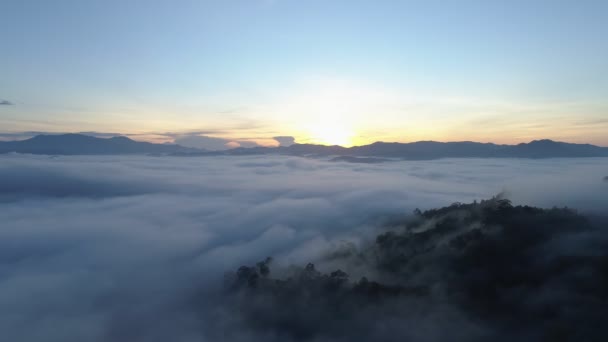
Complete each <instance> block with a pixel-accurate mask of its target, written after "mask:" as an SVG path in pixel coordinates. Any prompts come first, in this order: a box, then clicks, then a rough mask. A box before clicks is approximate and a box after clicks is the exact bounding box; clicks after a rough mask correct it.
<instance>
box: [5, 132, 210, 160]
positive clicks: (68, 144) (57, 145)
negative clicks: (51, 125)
mask: <svg viewBox="0 0 608 342" xmlns="http://www.w3.org/2000/svg"><path fill="white" fill-rule="evenodd" d="M198 151H200V150H197V149H192V148H188V147H183V146H180V145H166V144H154V143H149V142H141V141H134V140H131V139H129V138H127V137H123V136H117V137H113V138H97V137H93V136H89V135H84V134H60V135H37V136H35V137H33V138H30V139H26V140H19V141H4V142H0V153H10V152H17V153H30V154H50V155H55V154H56V155H111V154H172V153H188V152H198Z"/></svg>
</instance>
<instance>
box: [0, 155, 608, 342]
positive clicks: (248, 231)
mask: <svg viewBox="0 0 608 342" xmlns="http://www.w3.org/2000/svg"><path fill="white" fill-rule="evenodd" d="M607 169H608V160H606V159H577V160H559V159H554V160H543V161H536V160H437V161H423V162H394V163H385V164H373V165H371V164H370V165H367V164H365V165H360V164H349V163H342V162H329V161H327V160H316V159H305V158H296V157H284V156H283V157H272V156H256V157H203V158H173V157H158V158H155V157H59V158H50V157H46V156H24V155H4V156H0V222H2V224H1V225H2V229H1V230H0V307H2V308H3V309H2V310H1V311H0V329H1V330H2V331H3V334H4V338H5V339H7V340H19V341H82V340H87V341H107V340H112V341H166V340H172V341H200V340H207V339H209V338H210V336H213V329H214V328H213V327H214V326H216V325H215V323H217V324H220V323H222V322H223V323H226V322H227V320H230V319H231V317H232V316H231V315H230V314H229V312H228V313H226V315H221V314H220V313H218V312H217V311H216V310H210V308H215V309H217V308H218V307H220V308H221V307H222V305H221V304H222V303H218V302H217V301H218V300H219V299H218V297H217V296H216V294H217V291H219V290H220V289H221V287H222V280H223V277H224V274H225V272H226V271H229V270H232V269H235V268H236V267H238V266H239V265H241V264H246V263H248V262H250V261H251V260H262V259H263V258H265V257H266V256H273V257H274V258H275V262H276V264H277V265H278V266H281V267H287V266H288V265H291V264H306V263H307V262H315V261H318V260H320V259H323V258H324V257H325V256H326V255H327V253H328V251H335V250H336V249H338V250H339V248H341V247H340V246H344V244H345V243H350V244H353V245H355V246H359V245H362V244H364V242H365V241H368V240H369V239H371V238H373V237H375V235H376V234H378V233H379V232H381V231H383V230H384V229H386V228H385V226H386V224H387V223H390V222H391V220H393V219H394V218H395V217H400V216H403V215H407V214H408V213H410V212H411V211H412V210H413V209H415V208H421V209H428V208H433V207H438V206H442V205H446V204H450V203H452V202H456V201H472V200H474V199H481V198H488V197H490V196H492V195H494V194H496V193H498V192H501V191H503V190H506V191H507V192H509V193H510V198H511V199H512V200H513V201H514V202H517V203H525V204H532V205H539V206H544V207H551V206H571V207H576V208H579V209H581V210H583V211H585V212H602V211H604V212H606V211H608V195H607V194H608V188H607V187H606V183H605V182H603V177H604V176H605V175H606V170H607ZM211 313H213V315H211V316H210V314H211ZM256 337H257V338H258V339H259V338H260V336H255V335H246V334H244V335H243V336H240V337H238V339H241V340H247V339H256ZM235 339H236V337H235ZM212 340H213V339H212ZM422 340H423V339H421V341H422Z"/></svg>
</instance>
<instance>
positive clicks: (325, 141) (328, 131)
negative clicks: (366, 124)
mask: <svg viewBox="0 0 608 342" xmlns="http://www.w3.org/2000/svg"><path fill="white" fill-rule="evenodd" d="M310 135H311V140H312V141H313V142H314V143H317V144H322V145H340V146H350V145H352V138H353V136H354V133H353V131H352V130H351V129H350V128H349V127H347V126H346V125H339V124H335V123H331V124H330V123H320V124H317V125H314V126H312V127H311V128H310Z"/></svg>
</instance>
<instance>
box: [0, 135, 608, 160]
mask: <svg viewBox="0 0 608 342" xmlns="http://www.w3.org/2000/svg"><path fill="white" fill-rule="evenodd" d="M10 152H17V153H31V154H56V155H110V154H170V155H176V156H193V157H194V156H213V155H232V156H238V155H264V154H278V155H292V156H313V157H314V156H318V157H337V158H334V159H333V160H334V161H343V162H356V163H361V162H368V163H369V162H379V161H383V160H372V159H361V158H355V157H368V158H373V157H376V158H396V159H406V160H426V159H439V158H579V157H608V147H600V146H595V145H590V144H571V143H565V142H557V141H553V140H547V139H544V140H534V141H531V142H529V143H521V144H517V145H498V144H492V143H478V142H472V141H461V142H437V141H417V142H412V143H387V142H375V143H373V144H369V145H363V146H353V147H342V146H337V145H334V146H326V145H314V144H293V145H291V146H281V147H261V146H257V147H251V148H245V147H238V148H234V149H230V150H226V151H207V150H203V149H196V148H190V147H184V146H180V145H176V144H154V143H149V142H140V141H134V140H131V139H129V138H127V137H123V136H118V137H113V138H97V137H93V136H88V135H83V134H61V135H37V136H35V137H33V138H31V139H27V140H21V141H5V142H0V153H10Z"/></svg>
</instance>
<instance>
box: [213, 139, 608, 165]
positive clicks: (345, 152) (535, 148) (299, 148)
mask: <svg viewBox="0 0 608 342" xmlns="http://www.w3.org/2000/svg"><path fill="white" fill-rule="evenodd" d="M222 153H223V154H227V155H244V154H286V155H295V156H319V157H326V156H332V157H336V156H337V157H338V158H337V159H336V158H334V159H332V160H334V161H346V162H361V160H359V159H356V158H361V157H376V158H397V159H407V160H428V159H439V158H578V157H608V147H599V146H594V145H589V144H570V143H564V142H557V141H552V140H534V141H532V142H529V143H522V144H518V145H497V144H492V143H477V142H471V141H461V142H437V141H417V142H412V143H385V142H375V143H373V144H370V145H363V146H353V147H348V148H347V147H342V146H325V145H312V144H294V145H291V146H289V147H278V148H266V147H256V148H250V149H245V148H237V149H232V150H228V151H224V152H222Z"/></svg>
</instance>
